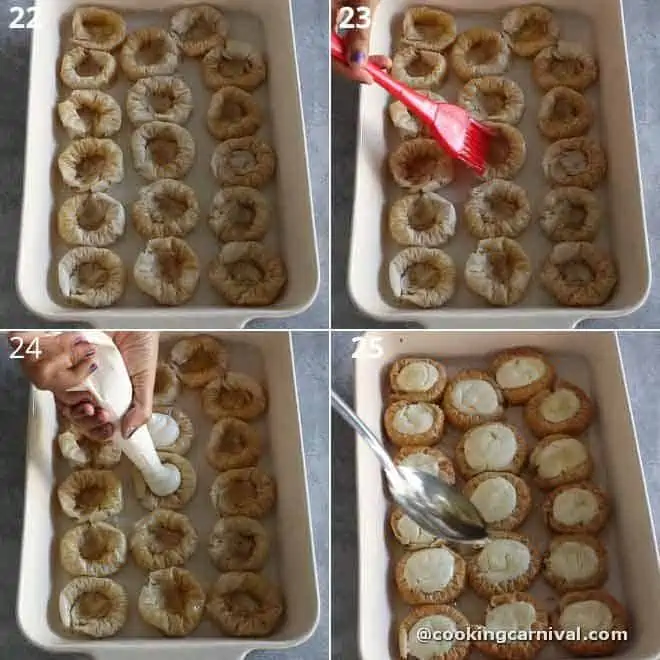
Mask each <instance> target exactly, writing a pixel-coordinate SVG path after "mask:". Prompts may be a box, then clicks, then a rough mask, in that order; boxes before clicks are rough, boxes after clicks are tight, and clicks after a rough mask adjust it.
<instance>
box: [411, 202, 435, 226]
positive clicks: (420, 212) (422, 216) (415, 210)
mask: <svg viewBox="0 0 660 660" xmlns="http://www.w3.org/2000/svg"><path fill="white" fill-rule="evenodd" d="M436 219H437V208H436V204H435V203H434V202H433V200H432V199H429V198H428V197H426V196H425V195H422V196H421V197H418V198H417V199H416V200H415V201H414V202H413V205H412V209H411V213H410V220H409V223H410V226H411V227H412V228H413V229H414V230H415V231H428V230H429V229H433V227H434V226H435V224H436Z"/></svg>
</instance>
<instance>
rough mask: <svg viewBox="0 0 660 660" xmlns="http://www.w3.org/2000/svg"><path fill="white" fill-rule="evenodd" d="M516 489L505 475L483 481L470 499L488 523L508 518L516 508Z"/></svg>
mask: <svg viewBox="0 0 660 660" xmlns="http://www.w3.org/2000/svg"><path fill="white" fill-rule="evenodd" d="M517 499H518V496H517V493H516V489H515V487H514V486H513V484H511V482H510V481H508V480H507V479H505V478H504V477H493V478H492V479H487V480H486V481H482V482H481V483H480V484H479V485H478V486H477V487H476V488H475V489H474V492H473V493H472V495H471V497H470V501H471V502H472V504H474V506H475V507H477V509H478V510H479V513H480V514H481V516H482V518H483V519H484V520H485V521H486V522H487V523H494V522H499V521H500V520H504V519H506V518H508V517H509V516H510V515H512V514H513V512H514V511H515V510H516V501H517Z"/></svg>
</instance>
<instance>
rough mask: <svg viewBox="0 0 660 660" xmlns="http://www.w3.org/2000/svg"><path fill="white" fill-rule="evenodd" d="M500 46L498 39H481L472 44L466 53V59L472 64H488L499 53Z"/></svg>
mask: <svg viewBox="0 0 660 660" xmlns="http://www.w3.org/2000/svg"><path fill="white" fill-rule="evenodd" d="M499 51H500V46H499V44H498V43H497V40H495V39H491V38H486V39H480V40H479V41H478V42H476V43H475V44H473V45H472V47H471V48H470V49H469V50H468V51H467V53H466V54H465V61H466V62H467V63H468V64H469V65H471V66H480V65H482V64H487V63H488V62H490V61H491V60H493V59H495V58H496V57H497V55H498V54H499Z"/></svg>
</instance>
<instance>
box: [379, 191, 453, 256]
mask: <svg viewBox="0 0 660 660" xmlns="http://www.w3.org/2000/svg"><path fill="white" fill-rule="evenodd" d="M389 228H390V234H392V238H393V239H394V240H395V241H396V242H397V243H398V244H399V245H403V246H415V245H417V246H420V247H429V248H432V247H439V246H441V245H444V244H445V243H447V241H449V239H450V238H451V237H452V236H453V235H454V234H455V233H456V209H455V208H454V205H453V204H452V203H451V202H450V201H449V200H448V199H445V198H444V197H441V196H440V195H438V194H437V193H433V192H420V193H416V194H413V195H406V196H405V197H401V198H400V199H398V200H397V201H396V202H394V204H392V207H391V208H390V213H389Z"/></svg>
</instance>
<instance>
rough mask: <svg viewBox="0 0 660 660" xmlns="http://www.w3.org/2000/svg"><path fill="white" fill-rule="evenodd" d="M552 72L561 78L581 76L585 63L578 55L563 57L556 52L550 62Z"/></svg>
mask: <svg viewBox="0 0 660 660" xmlns="http://www.w3.org/2000/svg"><path fill="white" fill-rule="evenodd" d="M550 73H551V74H552V75H553V76H555V77H556V78H559V79H562V78H567V77H572V76H579V75H581V74H582V73H584V64H583V63H582V61H581V60H580V59H578V58H576V57H561V56H560V55H559V54H556V55H555V56H554V57H553V58H552V61H551V62H550Z"/></svg>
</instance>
